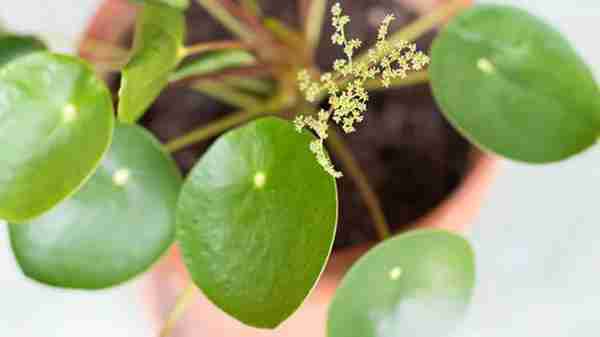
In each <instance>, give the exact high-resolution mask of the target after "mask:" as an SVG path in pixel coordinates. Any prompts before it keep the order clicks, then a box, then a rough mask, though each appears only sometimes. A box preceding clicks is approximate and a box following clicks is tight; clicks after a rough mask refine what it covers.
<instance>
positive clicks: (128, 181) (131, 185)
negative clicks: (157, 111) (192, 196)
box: [10, 125, 181, 289]
mask: <svg viewBox="0 0 600 337" xmlns="http://www.w3.org/2000/svg"><path fill="white" fill-rule="evenodd" d="M180 186H181V178H180V175H179V172H178V170H177V168H176V166H175V164H174V162H173V160H172V159H171V158H170V156H169V155H168V154H166V153H165V152H163V150H162V148H161V145H160V144H159V143H158V141H157V140H156V139H155V138H154V137H153V136H152V135H150V134H149V133H148V132H147V131H145V130H144V129H142V128H140V127H138V126H134V125H119V126H117V128H116V129H115V136H114V141H113V144H112V146H111V148H110V151H109V152H108V153H107V154H106V157H105V158H104V160H103V161H102V164H101V166H100V167H99V168H98V170H97V171H96V173H95V174H94V176H93V177H92V178H91V179H90V180H89V181H88V182H87V183H86V184H85V185H84V186H83V187H82V189H81V190H80V191H78V192H77V193H75V195H73V196H72V197H71V198H69V199H68V200H67V201H65V202H63V203H61V204H60V205H59V206H57V207H56V208H55V209H53V210H51V211H50V212H48V213H47V214H45V215H44V216H42V217H40V218H38V219H36V220H34V221H31V222H28V223H24V224H11V225H10V237H11V242H12V246H13V251H14V253H15V255H16V257H17V261H18V262H19V265H20V267H21V269H22V270H23V271H24V273H25V274H26V275H28V276H29V277H31V278H32V279H35V280H37V281H40V282H43V283H46V284H49V285H53V286H59V287H67V288H80V289H98V288H105V287H109V286H113V285H116V284H119V283H121V282H123V281H126V280H128V279H130V278H132V277H133V276H135V275H137V274H139V273H141V272H143V271H145V270H146V269H147V268H148V267H149V266H150V265H151V264H152V263H153V262H154V261H156V260H157V259H158V258H159V257H160V256H161V254H162V253H163V252H164V251H165V250H166V249H167V248H168V247H169V245H170V244H171V243H172V242H173V238H174V234H175V205H176V202H177V195H178V193H179V188H180Z"/></svg>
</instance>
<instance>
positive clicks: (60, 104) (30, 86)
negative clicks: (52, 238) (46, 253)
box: [0, 52, 114, 222]
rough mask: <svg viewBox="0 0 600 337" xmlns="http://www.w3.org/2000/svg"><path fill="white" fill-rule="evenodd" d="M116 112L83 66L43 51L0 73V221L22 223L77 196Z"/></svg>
mask: <svg viewBox="0 0 600 337" xmlns="http://www.w3.org/2000/svg"><path fill="white" fill-rule="evenodd" d="M113 114H114V112H113V105H112V100H111V95H110V92H109V91H108V89H107V88H106V86H105V84H104V83H103V82H102V81H101V80H99V79H98V78H96V76H95V74H94V71H93V70H92V68H91V67H90V66H89V65H88V64H87V63H85V62H84V61H82V60H80V59H77V58H74V57H70V56H63V55H55V54H50V53H46V52H39V53H33V54H30V55H28V56H24V57H21V58H18V59H16V60H14V61H12V62H10V63H9V64H8V65H6V66H4V67H3V68H2V69H1V70H0V153H1V156H0V157H1V159H0V160H1V161H2V165H0V219H5V220H8V221H10V222H24V221H27V220H29V219H31V218H34V217H36V216H39V215H40V214H42V213H43V212H45V211H48V210H49V209H50V208H52V207H54V206H55V205H56V204H58V203H59V202H60V201H62V200H63V199H65V198H67V197H68V196H69V195H71V194H72V193H74V192H75V191H76V190H77V189H78V188H79V187H80V186H81V185H82V184H83V183H84V182H85V181H86V180H87V179H88V178H89V176H91V175H92V173H93V172H94V170H95V169H96V167H97V166H98V164H99V162H100V159H101V158H102V156H103V155H104V153H105V151H106V150H107V149H108V146H109V144H110V140H111V137H112V132H113V124H114V117H113Z"/></svg>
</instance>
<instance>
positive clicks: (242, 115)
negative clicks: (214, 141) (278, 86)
mask: <svg viewBox="0 0 600 337" xmlns="http://www.w3.org/2000/svg"><path fill="white" fill-rule="evenodd" d="M258 115H260V112H256V111H249V112H246V111H240V112H236V113H234V114H232V115H230V116H227V117H224V118H221V119H219V120H217V121H215V122H212V123H210V124H208V125H205V126H202V127H200V128H198V129H196V130H193V131H191V132H189V133H187V134H185V135H183V136H181V137H178V138H175V139H173V140H171V141H170V142H168V143H167V144H166V145H165V149H166V150H167V151H168V152H171V153H172V152H177V151H179V150H181V149H183V148H186V147H188V146H190V145H192V144H195V143H198V142H201V141H203V140H206V139H209V138H212V137H214V136H217V135H218V134H220V133H222V132H223V131H225V130H227V129H229V128H232V127H234V126H237V125H240V124H242V123H244V122H246V121H249V120H251V119H253V118H255V117H256V116H258Z"/></svg>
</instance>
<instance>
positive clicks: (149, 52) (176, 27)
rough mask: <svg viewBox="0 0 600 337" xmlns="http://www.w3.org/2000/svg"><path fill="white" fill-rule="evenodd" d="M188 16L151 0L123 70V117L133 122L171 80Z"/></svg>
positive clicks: (180, 50) (120, 107)
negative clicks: (131, 53) (170, 76)
mask: <svg viewBox="0 0 600 337" xmlns="http://www.w3.org/2000/svg"><path fill="white" fill-rule="evenodd" d="M184 35H185V17H184V15H183V13H182V12H181V11H179V10H177V9H175V8H172V7H168V6H164V5H156V4H150V3H147V4H145V5H144V9H143V11H142V12H141V13H140V17H139V18H138V20H137V27H136V30H135V37H134V42H133V55H132V57H131V59H130V60H129V62H128V63H127V65H126V66H125V68H124V69H123V72H122V78H121V88H120V90H119V107H118V115H119V119H120V120H121V121H123V122H128V123H133V122H135V121H137V120H138V119H139V118H141V117H142V116H143V115H144V113H145V112H146V109H148V107H149V106H150V105H151V104H152V102H153V101H154V100H155V99H156V97H158V95H159V94H160V92H161V90H163V89H164V87H165V86H166V85H167V84H168V80H169V74H170V73H171V71H173V69H175V68H176V67H177V65H178V64H179V62H180V61H181V57H182V56H183V55H182V53H181V52H182V50H183V40H184Z"/></svg>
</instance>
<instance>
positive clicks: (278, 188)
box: [177, 117, 337, 328]
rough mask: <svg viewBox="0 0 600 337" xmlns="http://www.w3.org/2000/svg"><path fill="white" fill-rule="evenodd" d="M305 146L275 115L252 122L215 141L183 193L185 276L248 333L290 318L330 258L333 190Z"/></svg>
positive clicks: (181, 226) (303, 137) (306, 142)
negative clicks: (248, 329)
mask: <svg viewBox="0 0 600 337" xmlns="http://www.w3.org/2000/svg"><path fill="white" fill-rule="evenodd" d="M311 139H313V138H312V136H311V135H309V134H308V133H307V132H305V133H302V134H301V133H298V132H296V130H295V129H294V126H293V125H292V124H291V123H289V122H287V121H283V120H281V119H277V118H274V117H269V118H263V119H260V120H257V121H254V122H251V123H250V124H248V125H246V126H244V127H241V128H239V129H236V130H234V131H231V132H229V133H227V134H225V135H224V136H222V137H221V138H219V139H218V140H217V141H216V142H215V144H214V145H213V146H212V147H211V148H210V149H209V150H208V152H207V153H206V154H205V155H204V157H203V158H202V159H201V160H200V161H199V163H198V164H197V165H196V166H195V167H194V169H193V170H192V172H191V174H190V175H189V177H188V178H187V180H186V182H185V184H184V186H183V189H182V192H181V195H180V198H179V204H178V209H177V225H178V235H177V238H178V240H179V242H180V245H181V248H182V250H183V254H184V259H185V263H186V265H187V267H188V269H189V271H190V273H191V275H192V278H193V280H194V282H195V283H196V284H197V285H198V286H199V287H200V289H202V291H203V292H204V293H205V294H206V296H207V297H208V298H209V299H210V300H211V301H213V302H214V303H215V304H216V305H217V306H219V307H220V308H221V309H222V310H224V311H225V312H227V313H229V314H230V315H232V316H233V317H235V318H236V319H238V320H240V321H242V322H243V323H246V324H248V325H252V326H255V327H260V328H273V327H275V326H277V325H278V324H279V323H281V322H282V321H283V320H285V319H286V318H287V317H288V316H289V315H291V314H292V313H293V312H294V311H295V310H296V309H297V308H298V306H300V304H301V303H302V301H303V300H304V298H305V297H306V296H307V295H308V293H309V292H310V290H311V289H312V288H313V286H314V285H315V283H316V282H317V279H318V278H319V275H320V274H321V271H322V269H323V267H324V266H325V263H326V261H327V258H328V256H329V253H330V250H331V246H332V243H333V239H334V235H335V228H336V220H337V192H336V187H335V181H334V179H333V177H331V176H330V175H328V174H327V173H325V171H323V169H322V168H321V167H320V166H319V164H318V163H317V162H316V160H315V158H314V156H313V155H312V153H311V152H310V151H309V149H308V145H309V142H310V141H311Z"/></svg>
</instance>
